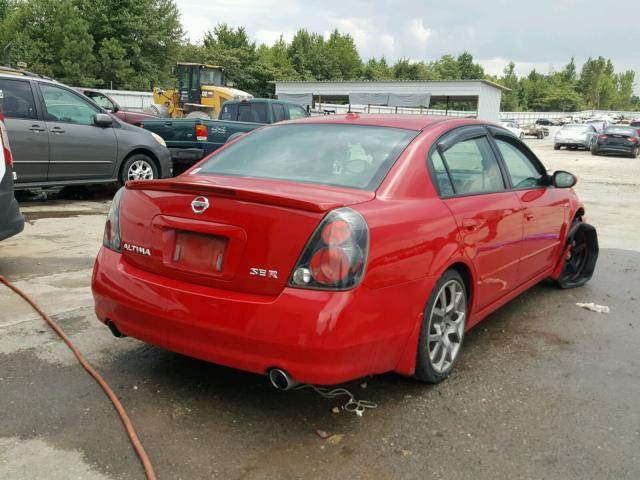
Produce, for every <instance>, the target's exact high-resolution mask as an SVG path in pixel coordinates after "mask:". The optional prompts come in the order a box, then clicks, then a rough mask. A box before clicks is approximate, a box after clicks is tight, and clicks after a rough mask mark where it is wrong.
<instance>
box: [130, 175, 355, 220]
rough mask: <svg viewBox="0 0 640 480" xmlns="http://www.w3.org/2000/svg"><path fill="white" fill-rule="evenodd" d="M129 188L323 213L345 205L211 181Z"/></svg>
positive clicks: (159, 182)
mask: <svg viewBox="0 0 640 480" xmlns="http://www.w3.org/2000/svg"><path fill="white" fill-rule="evenodd" d="M126 188H127V189H129V190H153V191H159V192H174V193H186V194H192V195H208V196H214V197H225V198H235V199H237V200H243V201H247V202H255V203H266V204H269V205H277V206H280V207H287V208H295V209H297V210H306V211H308V212H316V213H322V212H327V211H329V210H333V209H335V208H340V207H344V206H345V205H344V203H342V202H337V201H333V202H332V201H313V200H304V199H301V198H298V197H296V196H292V195H288V194H287V193H286V192H273V191H266V190H259V189H244V188H237V187H219V186H215V185H211V184H209V183H198V182H190V183H182V182H176V181H166V180H133V181H129V182H127V184H126Z"/></svg>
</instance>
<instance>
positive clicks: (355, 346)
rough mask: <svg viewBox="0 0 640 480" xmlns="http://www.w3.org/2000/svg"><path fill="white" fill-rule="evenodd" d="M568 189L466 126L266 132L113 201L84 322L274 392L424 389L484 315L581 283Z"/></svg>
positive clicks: (587, 248) (512, 146)
mask: <svg viewBox="0 0 640 480" xmlns="http://www.w3.org/2000/svg"><path fill="white" fill-rule="evenodd" d="M425 159H426V160H427V168H425ZM575 182H576V178H575V177H574V176H573V175H571V174H570V173H567V172H562V171H557V172H555V173H554V174H553V175H549V174H547V171H546V169H545V167H544V165H543V164H542V163H541V162H540V160H538V158H537V157H536V156H535V155H534V154H533V153H532V152H531V150H529V148H528V147H527V146H526V145H525V144H524V143H523V142H522V141H521V140H519V139H518V138H516V137H514V136H513V135H512V134H511V133H509V132H507V131H506V130H505V129H504V128H502V127H498V126H492V125H487V124H485V123H484V122H482V121H478V120H469V119H461V118H451V117H438V116H421V115H358V114H347V115H327V116H321V117H320V116H318V117H311V118H307V119H302V120H297V121H293V122H282V123H277V124H275V125H269V126H265V127H263V128H260V129H258V130H255V131H253V132H251V133H249V134H247V135H246V136H245V137H244V138H243V139H242V140H240V141H236V142H232V143H229V144H227V145H226V146H225V147H224V148H221V149H219V150H218V151H216V152H215V153H214V154H213V155H212V156H210V157H208V158H207V159H205V160H203V161H202V162H201V163H199V164H198V165H196V166H195V167H194V168H193V169H191V170H190V171H187V172H185V173H184V174H182V175H181V176H179V177H177V178H173V179H170V180H158V181H151V182H130V183H128V184H127V186H126V187H125V188H122V189H120V190H119V191H118V193H117V194H116V196H115V198H114V200H113V203H112V205H111V211H110V212H109V215H108V217H107V222H106V226H105V235H104V240H103V246H102V248H101V249H100V252H99V254H98V257H97V259H96V262H95V266H94V271H93V277H92V278H93V280H92V290H93V295H94V299H95V307H96V308H95V311H96V314H97V316H98V318H99V320H100V321H101V322H103V323H105V324H107V325H108V326H109V327H110V329H111V330H112V332H113V333H114V334H116V336H122V335H129V336H132V337H134V338H137V339H140V340H143V341H145V342H148V343H151V344H155V345H159V346H161V347H162V348H165V349H168V350H172V351H176V352H180V353H181V354H185V355H190V356H193V357H196V358H200V359H203V360H206V361H210V362H215V363H219V364H222V365H227V366H230V367H234V368H238V369H242V370H247V371H251V372H255V373H259V374H269V377H270V380H271V382H272V383H273V384H274V386H276V387H278V388H282V389H286V388H289V387H290V386H291V385H293V384H294V383H295V381H299V382H303V383H311V384H336V383H341V382H345V381H348V380H352V379H355V378H358V377H362V376H366V375H371V374H377V373H383V372H388V371H395V372H398V373H401V374H405V375H413V376H415V377H416V378H418V379H419V380H421V381H425V382H429V383H437V382H440V381H442V380H443V379H445V378H446V377H447V376H448V375H449V373H450V372H451V370H452V368H453V366H454V364H455V363H456V360H457V359H458V357H459V354H460V351H461V347H462V344H463V338H464V335H465V332H466V331H467V330H469V329H470V328H472V327H473V326H474V325H476V324H478V322H480V321H481V320H482V319H483V318H485V317H486V316H487V315H489V314H490V313H491V312H493V311H494V310H496V309H497V308H499V307H500V306H502V305H504V304H505V303H506V302H508V301H509V300H511V299H513V298H514V297H516V296H517V295H518V294H520V293H522V292H524V291H525V290H527V289H528V288H530V287H532V286H534V285H536V284H537V283H539V282H540V281H541V280H543V279H545V278H548V277H551V278H553V279H555V280H556V281H557V282H558V284H559V285H560V286H561V287H563V288H568V287H576V286H580V285H583V284H584V283H586V282H587V281H588V280H589V278H591V275H592V273H593V269H594V268H595V263H596V259H597V255H598V246H597V235H596V232H595V229H594V228H593V227H591V226H590V225H588V224H586V223H584V222H583V221H582V217H583V215H584V207H583V205H582V203H581V202H580V200H579V199H578V197H577V196H576V194H575V192H574V191H573V190H572V188H571V187H572V186H573V185H574V184H575ZM488 279H490V281H488ZM141 299H144V301H141ZM363 312H364V313H363Z"/></svg>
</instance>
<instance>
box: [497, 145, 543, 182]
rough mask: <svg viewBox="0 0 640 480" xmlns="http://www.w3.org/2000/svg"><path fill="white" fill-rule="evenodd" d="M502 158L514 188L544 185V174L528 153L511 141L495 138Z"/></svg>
mask: <svg viewBox="0 0 640 480" xmlns="http://www.w3.org/2000/svg"><path fill="white" fill-rule="evenodd" d="M495 141H496V144H497V145H498V149H499V150H500V154H501V155H502V159H503V160H504V163H505V164H506V166H507V171H508V172H509V176H510V177H511V183H512V184H513V188H518V189H519V188H538V187H542V186H544V175H543V174H542V173H540V172H539V171H538V169H537V168H536V166H535V165H534V164H533V162H532V161H531V160H529V158H528V157H527V155H526V154H525V153H524V152H523V151H522V150H521V149H520V148H518V147H517V146H515V145H514V144H513V143H511V142H507V141H505V140H501V139H499V138H496V139H495Z"/></svg>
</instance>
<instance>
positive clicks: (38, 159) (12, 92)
mask: <svg viewBox="0 0 640 480" xmlns="http://www.w3.org/2000/svg"><path fill="white" fill-rule="evenodd" d="M34 98H35V97H34V95H33V91H32V89H31V82H30V81H28V80H26V79H25V80H17V79H16V80H11V79H6V78H2V79H0V100H1V101H2V110H3V112H4V116H5V125H6V127H7V135H8V137H9V144H10V145H11V153H12V156H13V163H14V167H13V168H14V171H15V173H16V175H17V177H18V180H17V182H16V184H20V183H29V182H44V181H45V180H46V179H47V170H48V168H49V131H48V130H47V126H46V124H45V122H44V121H42V119H41V118H40V116H39V115H38V112H37V108H36V102H35V100H34Z"/></svg>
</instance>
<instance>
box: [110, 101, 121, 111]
mask: <svg viewBox="0 0 640 480" xmlns="http://www.w3.org/2000/svg"><path fill="white" fill-rule="evenodd" d="M111 103H112V105H113V108H112V109H111V113H117V112H118V111H119V110H120V105H118V104H117V103H116V102H111Z"/></svg>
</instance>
